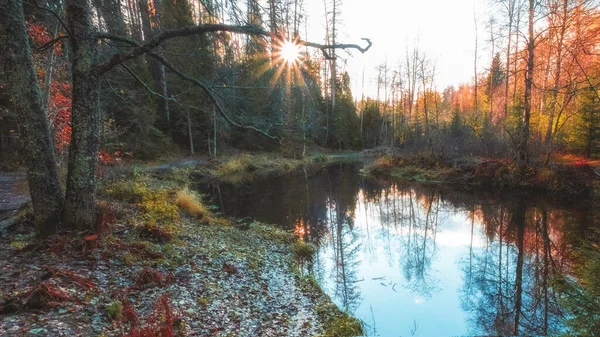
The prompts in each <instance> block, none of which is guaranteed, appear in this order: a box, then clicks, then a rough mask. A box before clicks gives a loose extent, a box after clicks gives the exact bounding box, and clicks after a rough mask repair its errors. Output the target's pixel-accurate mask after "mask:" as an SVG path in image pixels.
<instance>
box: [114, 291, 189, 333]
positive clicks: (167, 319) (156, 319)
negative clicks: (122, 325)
mask: <svg viewBox="0 0 600 337" xmlns="http://www.w3.org/2000/svg"><path fill="white" fill-rule="evenodd" d="M123 316H124V321H125V322H126V323H129V324H130V327H131V329H130V330H129V332H128V333H127V334H125V335H124V336H123V337H174V336H175V333H174V331H173V328H174V327H175V325H176V324H177V322H178V321H180V317H179V315H178V314H177V313H175V312H174V311H173V308H172V307H171V304H170V303H169V297H168V295H166V294H165V295H162V296H161V297H160V298H159V299H158V301H156V303H155V304H154V308H153V309H152V314H150V317H149V318H148V320H147V322H146V326H144V327H139V326H138V325H139V320H138V316H137V314H136V312H135V310H134V309H133V308H132V307H131V305H126V307H125V310H124V311H123Z"/></svg>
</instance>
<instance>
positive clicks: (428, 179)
mask: <svg viewBox="0 0 600 337" xmlns="http://www.w3.org/2000/svg"><path fill="white" fill-rule="evenodd" d="M599 169H600V163H598V162H592V161H582V160H575V159H574V160H568V161H556V162H551V163H550V164H549V165H548V166H547V167H543V166H542V165H539V166H530V168H529V169H528V170H527V173H526V174H525V175H523V174H521V173H520V172H519V171H518V169H517V167H516V165H515V164H514V163H512V162H510V161H508V160H503V159H490V158H477V157H465V158H458V159H454V160H441V159H436V158H433V157H431V156H429V155H427V154H420V153H416V154H406V155H393V154H386V153H378V154H377V155H375V156H373V157H372V159H371V160H370V161H369V162H368V163H367V164H365V167H364V168H363V169H362V170H361V173H362V174H363V175H365V176H372V177H380V178H392V179H398V180H407V181H416V182H424V183H450V184H453V185H454V186H457V187H458V188H465V189H478V188H483V189H494V190H499V191H510V190H514V191H519V192H525V193H549V194H552V195H553V196H555V197H560V198H581V197H593V196H594V195H597V194H598V192H599V191H600V176H599V173H598V170H599Z"/></svg>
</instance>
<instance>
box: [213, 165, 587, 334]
mask: <svg viewBox="0 0 600 337" xmlns="http://www.w3.org/2000/svg"><path fill="white" fill-rule="evenodd" d="M358 169H359V166H357V165H353V164H337V165H333V166H329V167H325V168H323V167H316V168H310V169H305V170H301V171H299V172H297V173H296V174H288V175H285V176H277V175H276V176H271V177H268V178H267V179H265V180H262V181H259V182H255V183H251V184H245V185H241V186H228V185H224V184H221V185H220V186H218V188H217V187H214V188H213V187H209V188H208V189H207V190H208V191H209V193H210V192H211V189H213V190H214V191H218V192H219V193H218V195H217V194H213V196H215V198H214V200H216V201H217V202H218V201H219V200H223V201H224V203H223V204H222V207H223V210H224V211H225V213H227V214H229V215H232V216H236V217H239V218H245V217H251V218H254V219H257V220H259V221H263V222H267V223H275V224H279V225H282V226H284V227H288V228H290V229H294V230H295V232H296V233H297V234H298V235H299V236H301V237H303V238H304V239H305V240H306V241H310V242H312V243H313V244H315V245H316V246H317V247H318V254H316V257H315V260H314V261H313V264H312V265H310V266H309V268H308V269H309V271H310V272H311V273H313V275H314V276H315V278H316V279H317V280H318V281H319V282H320V283H321V284H322V285H323V286H324V288H325V289H326V291H327V292H328V293H329V294H330V295H331V296H332V298H333V299H334V300H335V301H336V303H338V305H339V306H340V307H341V308H343V309H345V310H348V311H350V312H354V313H355V314H356V315H358V316H359V317H360V318H362V319H365V320H367V321H368V320H371V317H372V316H373V317H374V319H375V320H376V323H377V328H378V331H379V332H380V333H381V334H382V335H387V334H388V333H393V334H395V335H398V334H402V335H410V329H411V328H413V326H414V322H415V321H417V320H419V319H420V320H422V321H421V322H417V324H418V326H419V328H418V329H419V331H417V333H416V335H422V336H427V335H436V334H437V335H439V334H444V335H447V334H456V335H464V334H467V333H470V334H475V335H517V334H518V335H547V334H553V333H557V332H561V331H562V330H563V329H564V325H563V321H564V317H563V314H562V312H561V310H560V307H559V303H558V296H557V294H555V293H554V291H553V288H552V280H553V279H554V277H555V276H558V275H562V274H564V273H565V272H567V271H568V270H569V268H570V263H571V261H570V260H569V256H570V249H571V248H570V247H571V246H572V243H573V242H574V239H576V238H578V236H580V233H581V231H582V230H583V229H582V228H584V227H585V226H584V224H585V223H587V222H588V221H586V220H585V215H586V212H587V211H586V209H585V208H578V209H574V208H573V207H565V205H557V204H554V203H551V202H547V201H544V200H537V199H531V198H530V199H526V198H523V197H519V196H515V195H511V196H508V197H507V198H502V197H501V196H497V195H490V194H485V193H484V194H476V193H459V192H456V191H453V190H452V189H451V188H449V187H447V186H432V185H430V186H425V185H418V184H399V183H389V182H382V181H374V180H369V179H365V178H363V177H361V176H360V175H359V174H358ZM217 198H218V199H217ZM371 310H372V311H371ZM428 322H430V323H431V324H426V323H428ZM436 325H438V326H439V328H438V327H436Z"/></svg>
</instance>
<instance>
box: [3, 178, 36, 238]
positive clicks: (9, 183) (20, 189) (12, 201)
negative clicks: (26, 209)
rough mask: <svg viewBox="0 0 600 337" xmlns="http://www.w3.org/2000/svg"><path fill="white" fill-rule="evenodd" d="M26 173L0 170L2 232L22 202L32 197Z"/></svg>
mask: <svg viewBox="0 0 600 337" xmlns="http://www.w3.org/2000/svg"><path fill="white" fill-rule="evenodd" d="M26 180H27V179H26V176H25V174H24V173H12V172H10V173H9V172H0V232H2V231H3V230H4V228H5V227H6V226H8V224H9V222H10V219H11V218H12V217H13V216H14V215H15V213H16V212H17V210H18V209H19V207H21V205H22V204H24V203H26V202H27V201H29V200H30V199H31V198H30V196H29V192H28V190H27V188H26V186H27V181H26Z"/></svg>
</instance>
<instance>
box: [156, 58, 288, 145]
mask: <svg viewBox="0 0 600 337" xmlns="http://www.w3.org/2000/svg"><path fill="white" fill-rule="evenodd" d="M148 55H149V56H150V57H152V58H154V59H155V60H157V61H158V62H160V63H162V64H163V65H164V66H165V68H167V69H169V70H170V71H171V72H173V73H174V74H175V75H177V76H179V77H180V78H181V79H183V80H185V81H188V82H190V83H192V84H194V85H196V86H198V87H200V88H201V89H202V91H204V92H205V93H206V95H207V96H208V98H209V99H210V101H211V102H212V103H213V104H214V105H215V107H216V108H217V110H218V111H219V114H220V115H221V116H222V117H223V118H224V119H225V121H227V123H229V125H231V126H233V127H236V128H238V129H242V130H252V131H255V132H258V133H260V134H262V135H263V136H265V137H267V138H269V139H273V140H276V141H278V142H279V144H281V142H283V138H279V137H277V136H273V135H271V134H269V133H267V132H265V131H263V130H261V129H259V128H257V127H255V126H252V125H245V124H242V123H238V122H236V121H234V120H233V119H231V117H230V116H229V115H228V114H227V113H225V110H224V109H223V107H222V106H221V104H220V103H219V101H218V100H217V98H216V97H215V95H214V94H213V92H212V90H211V89H210V88H209V87H208V86H207V85H206V84H204V83H203V82H202V81H200V80H198V79H195V78H193V77H191V76H189V75H187V74H185V73H183V72H182V71H180V70H179V69H177V68H175V66H174V65H172V64H171V63H170V62H169V61H167V60H166V59H165V58H164V57H162V56H160V55H158V54H155V53H148Z"/></svg>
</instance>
